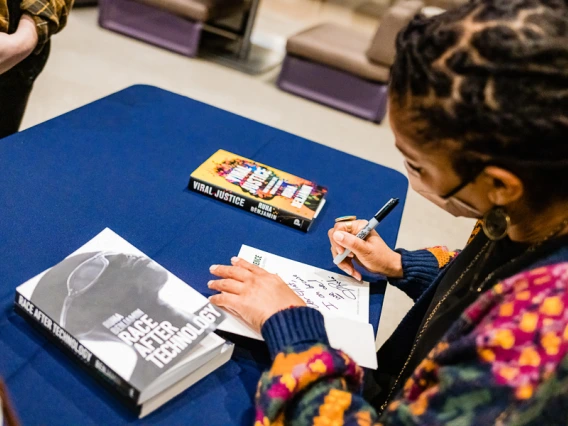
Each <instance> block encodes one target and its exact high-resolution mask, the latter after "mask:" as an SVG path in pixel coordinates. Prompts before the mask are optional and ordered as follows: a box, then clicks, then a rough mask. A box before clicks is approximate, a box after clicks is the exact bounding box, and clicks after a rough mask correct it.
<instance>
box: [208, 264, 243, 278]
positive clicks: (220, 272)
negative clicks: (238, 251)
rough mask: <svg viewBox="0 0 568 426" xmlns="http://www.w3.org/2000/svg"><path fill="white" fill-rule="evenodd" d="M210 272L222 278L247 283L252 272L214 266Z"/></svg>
mask: <svg viewBox="0 0 568 426" xmlns="http://www.w3.org/2000/svg"><path fill="white" fill-rule="evenodd" d="M209 272H211V273H212V274H213V275H216V276H218V277H221V278H230V279H233V280H237V281H241V282H242V281H246V280H247V279H248V278H250V272H249V271H247V270H246V269H244V268H241V267H239V266H225V265H213V266H211V267H210V268H209Z"/></svg>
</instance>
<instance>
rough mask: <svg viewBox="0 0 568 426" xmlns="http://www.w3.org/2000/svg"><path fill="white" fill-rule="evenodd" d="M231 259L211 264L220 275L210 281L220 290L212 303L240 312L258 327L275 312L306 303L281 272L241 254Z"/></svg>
mask: <svg viewBox="0 0 568 426" xmlns="http://www.w3.org/2000/svg"><path fill="white" fill-rule="evenodd" d="M231 263H232V265H233V266H221V265H213V266H212V267H211V273H212V274H213V275H216V276H218V277H220V278H221V279H220V280H215V281H209V284H208V286H209V288H210V289H212V290H217V291H220V292H221V293H220V294H216V295H214V296H211V298H210V300H211V303H213V304H215V305H217V306H221V307H222V308H226V309H227V310H228V311H230V312H232V313H234V314H236V315H238V316H239V317H241V318H242V319H243V320H244V321H245V322H247V323H248V324H250V325H251V326H252V328H254V329H255V330H256V331H260V329H261V328H262V326H263V325H264V323H265V321H266V320H267V319H268V318H270V317H271V316H272V315H274V314H275V313H277V312H279V311H282V310H284V309H287V308H290V307H292V306H306V303H305V302H304V301H303V300H302V299H300V297H299V296H298V295H297V294H296V293H294V291H293V290H292V289H291V288H290V287H288V285H287V284H286V283H285V282H284V281H283V280H282V278H280V277H279V276H278V275H275V274H271V273H269V272H266V271H265V270H264V269H262V268H260V267H258V266H256V265H253V264H251V263H249V262H247V261H246V260H243V259H239V258H238V257H233V258H232V259H231Z"/></svg>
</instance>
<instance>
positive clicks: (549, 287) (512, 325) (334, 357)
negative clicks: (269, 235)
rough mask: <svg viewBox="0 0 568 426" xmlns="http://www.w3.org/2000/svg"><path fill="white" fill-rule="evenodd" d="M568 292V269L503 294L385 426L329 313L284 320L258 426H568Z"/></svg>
mask: <svg viewBox="0 0 568 426" xmlns="http://www.w3.org/2000/svg"><path fill="white" fill-rule="evenodd" d="M567 289H568V263H564V264H559V265H552V266H548V267H543V268H539V269H535V270H533V271H529V272H525V273H521V274H519V275H517V276H515V277H512V278H509V279H507V280H505V281H503V282H501V283H499V284H497V285H496V286H494V287H493V288H492V289H491V290H489V291H487V292H486V293H484V294H483V295H482V296H481V297H480V298H479V299H478V301H476V302H475V303H474V304H473V305H471V306H470V307H469V308H468V309H467V310H466V312H465V313H464V314H463V315H462V317H461V318H460V319H459V320H458V321H457V322H456V323H455V324H454V326H453V327H452V328H451V329H450V331H449V332H448V333H447V334H446V336H445V337H444V339H443V340H442V341H441V342H440V343H439V344H438V345H437V346H436V347H435V348H434V349H433V350H432V351H431V352H430V354H429V355H428V357H427V358H426V359H424V360H423V361H422V362H421V363H420V365H419V366H418V367H417V369H416V370H415V371H414V372H413V374H412V377H411V378H410V379H409V380H408V381H407V382H406V383H405V384H404V389H403V390H402V392H400V393H399V394H398V395H396V396H395V398H394V399H393V400H392V402H391V403H390V404H389V405H388V407H387V408H386V410H385V411H384V412H383V413H382V416H381V417H380V418H378V417H377V413H376V411H375V409H374V407H372V406H370V405H369V404H368V403H367V402H366V401H365V400H364V399H363V398H362V397H361V381H362V377H363V373H362V370H361V368H359V367H358V366H357V365H356V364H355V363H354V362H353V360H351V359H350V358H349V357H348V356H347V355H346V354H344V353H343V352H341V351H338V350H335V349H333V348H331V347H330V346H329V344H328V341H327V338H326V337H325V329H324V324H323V317H322V316H321V314H319V312H317V311H314V310H312V309H309V308H294V309H289V310H285V311H282V312H280V313H278V314H276V315H274V316H273V317H272V318H270V319H269V320H268V321H267V323H266V324H265V326H264V327H263V330H262V333H263V336H264V337H265V339H266V342H267V344H268V345H269V347H270V351H271V353H272V354H273V356H274V363H273V365H272V368H271V369H270V370H269V371H268V372H267V373H265V374H264V375H263V376H262V378H261V381H260V384H259V387H258V393H257V398H256V400H257V405H256V407H257V408H256V423H255V426H267V425H283V424H289V425H295V426H307V425H335V424H338V425H339V424H341V425H353V426H354V425H358V426H362V425H365V426H370V425H375V426H379V425H380V426H386V425H392V426H394V425H396V426H411V425H422V424H428V425H445V424H456V425H457V424H459V425H463V426H471V425H478V424H494V423H496V422H498V423H503V424H505V423H506V424H509V423H510V422H511V421H512V422H513V423H514V424H535V425H539V424H565V420H566V404H567V403H568V398H567V397H566V394H567V393H566V389H567V388H566V386H567V384H568V373H567V371H568V360H567V356H568V309H566V306H568V291H567ZM303 326H305V327H304V331H298V328H300V329H301V328H302V327H303ZM551 419H552V420H554V421H553V422H547V421H546V420H551ZM515 422H516V423H515Z"/></svg>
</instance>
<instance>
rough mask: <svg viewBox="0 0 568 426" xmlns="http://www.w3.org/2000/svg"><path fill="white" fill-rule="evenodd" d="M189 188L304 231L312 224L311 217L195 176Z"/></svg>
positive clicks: (190, 181) (190, 180)
mask: <svg viewBox="0 0 568 426" xmlns="http://www.w3.org/2000/svg"><path fill="white" fill-rule="evenodd" d="M188 189H189V190H190V191H194V192H198V193H200V194H203V195H207V196H208V197H211V198H214V199H216V200H219V201H221V202H223V203H226V204H230V205H232V206H235V207H239V208H240V209H242V210H246V211H248V212H250V213H253V214H256V215H258V216H262V217H265V218H267V219H270V220H273V221H275V222H278V223H282V224H283V225H286V226H289V227H290V228H294V229H299V230H300V231H303V232H308V229H309V228H310V226H311V224H312V220H310V219H306V218H305V217H302V216H299V215H297V214H295V213H291V212H288V211H285V210H280V209H278V208H276V207H273V206H271V205H269V204H266V203H263V202H262V201H260V200H257V199H255V198H253V197H249V196H246V195H244V194H237V193H235V192H233V191H228V190H226V189H223V188H221V187H219V186H217V185H212V184H210V183H207V182H205V181H202V180H201V179H196V178H194V177H193V176H191V178H190V179H189V184H188Z"/></svg>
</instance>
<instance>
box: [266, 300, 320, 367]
mask: <svg viewBox="0 0 568 426" xmlns="http://www.w3.org/2000/svg"><path fill="white" fill-rule="evenodd" d="M261 333H262V337H264V340H265V341H266V344H267V345H268V350H269V351H270V356H271V357H272V359H274V357H275V356H276V355H277V354H278V353H280V352H282V351H283V350H284V349H286V348H292V349H293V350H294V351H302V350H304V349H306V348H307V347H309V346H312V345H314V344H316V343H323V344H329V340H328V338H327V333H326V331H325V323H324V320H323V316H322V314H321V313H320V312H319V311H318V310H316V309H313V308H307V307H303V306H302V307H296V308H289V309H285V310H283V311H280V312H278V313H276V314H274V315H272V316H271V317H270V318H268V320H267V321H266V322H265V323H264V326H263V327H262V330H261Z"/></svg>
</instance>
